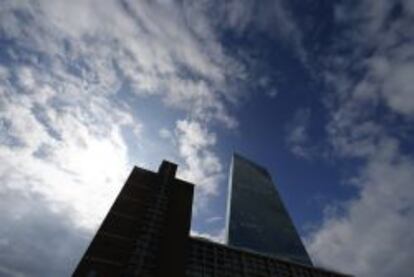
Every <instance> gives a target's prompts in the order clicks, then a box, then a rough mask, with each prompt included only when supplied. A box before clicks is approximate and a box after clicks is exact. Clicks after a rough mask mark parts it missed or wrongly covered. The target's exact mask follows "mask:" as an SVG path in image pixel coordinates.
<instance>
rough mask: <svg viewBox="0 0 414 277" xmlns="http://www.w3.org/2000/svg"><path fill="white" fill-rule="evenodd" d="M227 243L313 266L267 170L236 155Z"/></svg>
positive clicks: (230, 179) (232, 168)
mask: <svg viewBox="0 0 414 277" xmlns="http://www.w3.org/2000/svg"><path fill="white" fill-rule="evenodd" d="M226 232H227V243H228V244H229V245H230V246H235V247H241V248H246V249H250V250H253V251H256V252H259V253H265V254H269V255H272V256H276V257H281V258H284V259H288V260H291V261H294V262H298V263H302V264H306V265H312V262H311V260H310V258H309V256H308V254H307V252H306V249H305V247H304V246H303V244H302V241H301V240H300V237H299V235H298V233H297V231H296V229H295V226H294V225H293V222H292V220H291V218H290V217H289V214H288V212H287V210H286V209H285V207H284V205H283V203H282V199H281V197H280V195H279V193H278V192H277V190H276V187H275V185H274V184H273V182H272V178H271V177H270V175H269V173H268V172H267V170H266V169H265V168H263V167H261V166H259V165H257V164H255V163H253V162H251V161H249V160H247V159H246V158H244V157H242V156H240V155H238V154H234V155H233V159H232V163H231V167H230V176H229V194H228V201H227V226H226Z"/></svg>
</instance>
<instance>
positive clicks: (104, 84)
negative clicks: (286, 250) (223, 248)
mask: <svg viewBox="0 0 414 277" xmlns="http://www.w3.org/2000/svg"><path fill="white" fill-rule="evenodd" d="M413 42H414V1H412V0H399V1H397V0H359V1H354V0H349V1H345V0H344V1H338V0H335V1H333V0H325V1H323V0H320V1H311V0H306V1H305V0H290V1H287V0H274V1H273V0H272V1H270V0H269V1H268V0H263V1H249V0H246V1H240V0H228V1H219V0H208V1H207V0H200V1H190V0H181V1H172V0H151V1H150V0H148V1H145V0H72V1H64V0H18V1H13V0H0V183H1V185H0V222H1V225H0V250H1V251H0V275H1V276H67V275H69V274H70V273H71V272H72V271H73V269H74V267H75V266H76V264H77V262H78V261H79V259H80V257H81V256H82V254H83V253H84V251H85V249H86V247H87V246H88V244H89V242H90V241H91V239H92V237H93V235H94V233H95V232H96V230H97V228H98V226H99V224H100V222H101V221H102V219H103V218H104V216H105V214H106V213H107V211H108V209H109V207H110V205H111V203H112V202H113V201H114V199H115V197H116V194H117V193H118V192H119V190H120V189H121V187H122V185H123V183H124V181H125V180H126V178H127V176H128V174H129V172H130V171H131V169H132V167H133V166H134V165H137V166H140V167H144V168H147V169H150V170H157V168H158V165H159V164H160V163H161V161H162V160H163V159H167V160H169V161H172V162H175V163H177V164H178V165H179V169H178V176H179V178H182V179H184V180H188V181H190V182H193V183H194V184H196V188H195V191H196V195H195V199H194V207H193V221H192V233H193V235H199V236H205V237H208V238H210V239H213V240H216V241H223V234H224V220H225V206H226V197H227V176H228V170H229V163H230V159H231V155H232V153H233V152H234V151H236V152H238V153H240V154H242V155H244V156H246V157H248V158H249V159H251V160H253V161H255V162H257V163H258V164H260V165H262V166H264V167H266V168H267V169H268V170H269V172H270V173H271V175H272V177H273V180H274V182H275V183H276V185H277V188H278V190H279V192H280V194H281V195H282V197H283V200H284V202H285V205H286V206H287V208H288V210H289V212H290V214H291V216H292V219H293V221H294V223H295V225H296V226H297V229H298V231H299V233H300V235H301V238H302V240H303V241H304V243H305V245H306V248H307V250H308V252H309V254H310V256H311V259H312V261H313V262H314V264H316V265H317V266H321V267H324V268H328V269H333V270H336V271H341V272H345V273H349V274H355V275H356V276H380V277H381V276H401V277H403V276H412V261H413V260H414V249H413V247H412V245H414V232H413V230H414V184H413V180H414V145H413V143H412V141H413V135H414V125H413V120H414V81H413V76H414V44H413Z"/></svg>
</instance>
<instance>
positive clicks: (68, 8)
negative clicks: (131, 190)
mask: <svg viewBox="0 0 414 277" xmlns="http://www.w3.org/2000/svg"><path fill="white" fill-rule="evenodd" d="M200 5H201V4H200ZM0 35H1V36H2V38H3V39H2V52H1V56H2V58H4V59H1V63H2V64H1V65H0V164H1V165H2V166H1V168H0V180H1V182H2V184H3V189H2V190H1V192H2V195H1V196H2V198H4V199H6V198H7V197H8V196H9V195H12V194H13V193H14V194H16V195H23V196H21V197H20V196H19V197H20V198H19V199H23V198H24V197H27V198H28V200H27V201H23V200H22V201H20V200H18V201H17V200H16V203H15V204H14V205H11V204H10V207H13V212H14V213H13V214H11V215H10V216H9V214H8V213H7V214H6V213H5V212H2V214H5V215H4V216H3V217H2V219H3V221H2V222H6V224H2V226H0V241H1V242H2V243H5V242H6V241H10V243H11V244H13V245H16V247H17V248H18V249H20V250H19V251H21V252H23V251H25V249H26V250H27V249H30V250H27V253H30V255H32V256H33V257H35V258H33V259H31V260H30V261H28V262H27V266H26V267H25V266H24V265H18V264H13V262H16V260H17V257H18V255H19V253H20V252H18V251H17V252H16V253H15V255H10V256H8V257H6V256H1V257H0V263H1V264H2V267H0V272H14V271H16V272H20V273H22V274H23V275H24V276H26V275H29V274H30V272H33V274H32V275H37V276H46V275H52V276H58V275H62V274H61V272H62V271H59V270H60V269H62V268H66V269H65V270H68V268H67V267H65V266H62V263H65V262H62V261H67V260H65V259H67V257H66V258H62V257H60V256H59V255H56V256H59V257H56V259H58V260H59V261H57V260H53V259H52V258H51V257H50V255H48V254H47V253H44V249H43V248H42V244H44V243H45V239H44V237H43V235H42V234H43V233H46V232H47V230H50V231H51V232H52V231H53V230H56V231H54V232H59V228H61V225H62V224H60V223H62V222H63V221H64V222H65V223H64V224H63V226H65V224H69V225H70V226H72V227H73V228H81V230H82V232H84V231H85V230H86V231H87V232H89V233H91V231H92V230H94V229H95V228H96V227H97V226H98V224H99V223H100V222H101V219H102V217H103V216H104V214H105V212H106V211H107V210H108V208H109V206H110V204H111V202H112V201H113V199H114V196H115V195H116V193H117V191H118V190H119V189H120V188H121V186H122V184H123V182H124V181H125V178H126V176H127V173H128V171H129V170H130V167H131V165H130V164H129V161H130V160H131V156H133V155H134V154H136V153H135V152H134V153H131V149H132V147H131V145H128V144H127V142H126V141H124V139H125V138H124V132H123V131H124V129H129V130H132V136H133V138H132V139H134V140H136V141H134V142H133V143H134V144H138V148H140V147H141V148H142V146H141V145H140V144H141V142H142V141H146V142H148V145H146V146H145V148H146V149H145V151H142V153H139V154H140V155H141V156H140V157H138V158H136V157H134V158H133V160H134V161H136V162H137V163H139V164H140V165H141V164H142V163H144V162H143V159H146V158H147V157H150V158H153V157H152V156H153V155H150V154H148V153H150V152H151V151H152V150H151V149H150V148H154V149H155V150H153V151H154V152H156V151H160V150H159V149H161V148H162V147H158V146H157V145H154V142H152V141H151V138H149V137H146V138H142V137H141V136H143V135H145V134H148V132H147V129H146V128H148V126H144V125H142V123H141V122H140V120H139V119H137V118H135V115H134V114H135V113H134V109H135V107H133V106H132V105H133V104H132V103H134V101H131V102H129V101H128V102H127V101H125V99H123V98H122V97H123V94H129V97H131V99H133V100H137V99H139V100H137V101H145V100H144V98H145V97H159V98H160V99H161V101H162V102H163V103H164V106H165V107H166V108H169V109H175V110H178V111H183V112H184V114H185V115H186V116H188V117H189V118H192V120H181V121H178V122H177V124H176V126H168V128H170V129H174V128H175V133H174V132H170V133H169V132H168V131H166V130H168V129H165V130H163V131H161V132H160V135H161V136H163V137H164V138H168V137H171V140H170V142H171V144H174V143H177V148H176V149H174V147H173V146H172V147H171V146H169V148H170V149H165V150H166V152H167V151H168V156H177V155H179V156H180V157H181V158H182V159H183V161H184V164H185V165H184V166H183V167H180V174H181V176H183V178H186V179H189V180H190V181H194V182H195V183H196V184H197V185H198V186H197V189H196V191H197V192H196V194H197V199H198V200H196V203H198V204H197V205H198V207H201V206H202V205H203V204H202V203H207V201H208V199H209V197H211V196H213V195H215V194H216V193H217V186H218V183H219V181H220V180H221V178H222V166H221V162H220V159H219V157H218V156H217V155H216V154H215V152H214V146H215V145H216V137H215V135H214V134H213V133H212V132H211V131H210V129H209V128H210V124H211V123H213V122H214V123H219V124H222V125H224V126H227V127H235V126H236V125H237V121H236V120H235V118H234V117H233V116H232V115H231V113H230V112H229V105H230V103H235V101H234V99H235V98H237V97H238V95H236V93H235V94H234V95H233V93H232V92H231V90H227V87H228V84H227V82H228V81H229V80H234V79H240V80H243V79H244V78H245V75H246V72H245V68H244V65H243V64H242V63H239V62H238V61H237V60H235V59H233V58H232V57H231V56H229V55H228V53H226V52H225V51H224V50H223V49H222V46H221V44H220V43H219V40H218V38H217V37H216V33H215V30H214V28H213V26H212V25H211V23H210V18H209V17H208V15H206V14H204V11H203V10H202V9H200V6H199V5H198V4H193V3H191V2H188V3H184V4H182V5H178V4H177V3H174V2H169V1H138V2H137V1H128V0H127V1H122V2H120V1H114V0H106V1H96V0H87V1H79V0H76V1H71V2H70V3H69V2H67V1H63V0H58V1H49V0H34V1H17V2H15V1H5V2H3V3H2V5H1V7H0ZM166 112H168V109H166ZM181 114H182V113H181ZM163 147H164V146H163ZM165 148H168V147H165ZM162 149H164V148H162ZM173 150H175V151H176V153H173V152H174V151H173ZM164 155H167V154H165V153H163V157H164ZM143 157H144V158H143ZM150 158H149V159H150ZM147 162H148V164H150V163H152V162H153V161H145V163H147ZM0 202H1V201H0ZM36 205H42V209H41V210H36ZM1 210H2V211H5V210H6V206H2V207H1ZM32 211H33V212H34V213H35V214H32V213H31V212H32ZM50 213H51V214H52V215H50ZM42 214H44V215H45V218H48V219H50V222H54V221H57V220H58V219H57V218H59V220H61V222H60V223H59V222H56V226H55V225H53V224H52V223H50V222H48V224H45V226H44V227H42V226H35V225H34V226H33V228H32V229H31V230H32V231H33V233H30V234H29V235H30V236H32V237H33V241H32V242H28V241H26V240H23V239H22V237H24V236H25V235H27V234H26V233H24V232H20V230H22V229H21V228H25V227H24V226H25V225H24V224H23V221H22V220H25V219H27V218H31V217H33V218H34V219H35V218H38V217H41V215H42ZM31 224H34V222H31V221H29V220H27V226H29V225H31ZM54 227H56V229H54ZM62 228H63V227H62ZM13 229H15V230H16V235H15V236H13V232H11V231H10V230H13ZM74 232H77V230H74V229H68V233H67V236H68V237H70V239H69V240H70V241H72V240H73V241H75V240H76V242H74V243H73V245H74V247H75V246H77V247H78V246H79V245H77V243H78V242H79V243H85V241H83V242H80V241H81V239H80V238H77V237H76V236H74V235H75V233H74ZM52 235H53V236H54V238H56V240H58V239H59V238H61V239H65V238H64V236H63V235H62V236H60V235H59V234H56V233H54V234H52ZM37 238H39V239H37ZM11 244H10V245H11ZM53 246H56V247H62V245H60V244H59V243H58V242H55V243H54V244H53ZM59 249H61V248H59ZM79 249H80V248H79ZM62 251H63V250H62ZM71 251H72V250H71ZM69 252H70V251H69ZM75 252H76V251H75ZM13 253H14V252H13ZM79 253H80V252H77V255H79ZM20 254H21V253H20ZM12 258H14V259H15V261H12V260H11V259H12ZM42 259H47V260H50V261H56V263H55V264H56V267H53V268H51V269H50V270H49V271H47V270H46V271H47V272H45V271H44V270H43V271H40V270H38V267H39V265H43V264H44V260H42ZM58 267H60V268H58ZM16 274H17V273H16ZM63 275H65V274H63Z"/></svg>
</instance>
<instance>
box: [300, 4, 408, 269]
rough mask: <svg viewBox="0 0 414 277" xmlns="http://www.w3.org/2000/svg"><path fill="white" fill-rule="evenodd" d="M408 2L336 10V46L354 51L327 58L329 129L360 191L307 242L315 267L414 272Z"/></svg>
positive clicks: (331, 214) (349, 180)
mask: <svg viewBox="0 0 414 277" xmlns="http://www.w3.org/2000/svg"><path fill="white" fill-rule="evenodd" d="M411 3H412V1H370V0H367V1H361V2H359V3H358V4H356V6H355V5H351V4H350V3H343V4H341V5H339V6H337V7H336V20H337V23H338V24H343V25H345V26H346V27H347V28H345V31H344V33H342V37H341V38H339V39H338V41H337V44H336V45H334V47H336V48H337V49H338V51H340V50H339V49H344V47H345V48H350V53H351V54H350V56H348V57H343V56H342V55H339V54H334V55H333V56H332V57H331V58H330V61H331V63H330V69H331V70H330V71H327V72H326V74H325V78H326V80H327V82H328V83H329V84H330V85H331V88H332V90H333V91H334V92H335V93H334V94H333V95H330V96H329V97H327V99H329V100H327V102H326V103H327V106H328V108H329V110H330V113H331V120H330V122H329V124H328V125H327V127H326V130H327V133H328V135H329V140H330V143H331V146H332V148H333V151H334V153H335V154H336V156H337V157H341V158H344V159H350V160H357V161H358V163H360V164H361V165H362V166H361V167H358V170H357V172H356V174H355V175H354V176H350V177H349V179H348V180H346V182H348V183H350V184H351V185H353V186H356V188H357V189H358V190H359V192H358V195H357V197H355V198H353V199H351V200H349V201H347V202H345V203H341V204H337V205H334V206H336V207H335V208H334V209H333V210H337V211H338V212H337V213H335V212H334V213H332V212H331V213H327V215H326V217H325V220H324V222H323V223H322V225H321V226H320V228H319V229H317V230H316V231H315V232H314V233H313V234H312V235H311V236H310V237H309V239H308V242H307V244H308V246H309V250H310V253H311V255H312V257H314V259H315V260H316V261H317V263H318V264H321V265H324V266H327V267H331V268H336V269H339V270H342V271H344V272H349V273H353V274H356V275H357V276H394V275H398V276H411V275H412V270H411V268H412V266H411V262H410V261H412V260H413V258H414V256H413V255H414V254H413V251H412V249H411V247H410V245H412V243H413V240H414V236H413V235H412V229H413V228H414V226H413V224H412V223H411V222H414V221H413V217H414V213H413V211H414V209H413V204H412V203H414V188H413V186H412V180H413V177H414V176H413V173H412V172H413V169H414V160H413V157H412V156H410V154H409V153H405V152H404V150H402V149H403V145H402V144H403V143H404V140H405V136H406V135H405V134H404V130H406V129H407V126H409V125H410V124H411V123H412V115H413V110H412V107H413V104H414V98H413V95H414V91H413V87H414V86H413V85H414V84H413V82H412V80H410V77H409V76H413V74H414V67H413V63H412V57H414V52H413V48H412V47H411V44H410V41H412V38H413V37H412V34H413V30H412V26H413V25H412V15H413V10H412V4H411ZM354 4H355V3H354ZM351 10H352V12H351ZM410 39H411V40H410ZM335 51H336V50H334V53H335ZM345 68H346V70H345ZM396 128H400V130H402V132H394V131H393V130H395V129H396ZM408 129H409V128H408ZM331 208H332V207H331Z"/></svg>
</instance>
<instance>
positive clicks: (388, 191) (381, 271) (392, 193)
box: [307, 141, 414, 276]
mask: <svg viewBox="0 0 414 277" xmlns="http://www.w3.org/2000/svg"><path fill="white" fill-rule="evenodd" d="M413 172H414V161H413V160H412V159H411V158H409V157H406V156H404V155H402V154H401V153H399V150H398V148H397V145H396V144H395V142H393V141H385V142H383V143H381V145H379V146H378V148H377V152H376V154H375V155H373V156H372V158H371V159H370V160H369V161H368V164H367V166H366V167H364V169H363V170H362V172H361V173H360V175H359V176H358V178H357V179H355V180H353V182H354V183H355V185H357V186H359V187H360V189H361V190H360V192H359V195H358V197H357V198H356V199H353V200H351V201H349V202H348V203H346V204H345V206H344V208H345V211H346V213H345V215H342V216H341V215H335V214H334V215H331V216H330V217H328V218H326V220H325V222H324V223H323V226H321V228H320V229H319V230H318V231H317V232H316V233H314V234H313V236H312V237H311V238H310V239H309V241H308V242H307V244H308V249H309V251H310V254H311V255H312V257H313V258H314V260H315V261H316V262H317V263H318V264H321V265H323V266H326V267H332V268H335V269H337V270H341V271H343V272H346V273H352V274H355V275H357V276H393V275H398V276H411V275H412V270H411V261H412V260H413V258H414V253H413V252H412V249H411V245H412V243H414V235H413V233H412V230H413V228H414V224H413V222H414V207H413V203H414V188H413V186H412V180H413V178H414V174H413ZM350 265H352V266H350Z"/></svg>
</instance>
